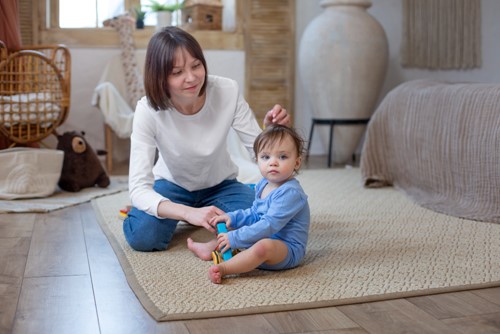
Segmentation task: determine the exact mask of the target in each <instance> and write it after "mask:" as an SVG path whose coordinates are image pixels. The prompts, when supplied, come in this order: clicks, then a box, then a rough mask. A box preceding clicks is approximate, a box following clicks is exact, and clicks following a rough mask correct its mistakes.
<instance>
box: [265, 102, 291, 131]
mask: <svg viewBox="0 0 500 334" xmlns="http://www.w3.org/2000/svg"><path fill="white" fill-rule="evenodd" d="M271 124H280V125H285V126H290V125H291V120H290V115H288V112H287V111H286V109H285V108H283V107H282V106H280V105H279V104H276V105H274V107H273V109H271V110H269V111H268V112H267V114H266V117H264V126H266V127H267V126H269V125H271Z"/></svg>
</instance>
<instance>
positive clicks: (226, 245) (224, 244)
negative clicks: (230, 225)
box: [217, 233, 231, 253]
mask: <svg viewBox="0 0 500 334" xmlns="http://www.w3.org/2000/svg"><path fill="white" fill-rule="evenodd" d="M217 248H218V249H219V250H220V251H221V252H222V253H224V252H225V251H227V250H228V249H230V248H231V244H230V242H229V237H228V235H227V233H219V234H218V235H217Z"/></svg>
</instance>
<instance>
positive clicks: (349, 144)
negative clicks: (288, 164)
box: [298, 0, 389, 164]
mask: <svg viewBox="0 0 500 334" xmlns="http://www.w3.org/2000/svg"><path fill="white" fill-rule="evenodd" d="M371 4H372V3H371V1H369V0H323V1H321V2H320V5H321V7H322V8H323V11H322V12H321V14H320V15H318V16H317V17H316V18H314V19H313V20H312V21H311V22H310V23H309V25H308V26H307V27H306V29H305V30H304V34H303V36H302V38H301V41H300V46H299V57H298V58H299V65H298V66H299V73H300V80H301V84H302V87H303V89H304V91H305V95H306V98H307V101H308V104H309V106H310V107H311V108H312V114H313V117H314V118H325V119H327V118H338V119H362V118H369V117H370V116H371V115H372V113H373V111H374V109H375V107H376V104H377V102H378V98H379V94H380V91H381V89H382V86H383V83H384V79H385V75H386V72H387V64H388V57H389V47H388V42H387V36H386V34H385V31H384V29H383V28H382V26H381V25H380V24H379V22H377V21H376V20H375V18H374V17H372V16H371V15H370V14H369V13H368V12H367V8H369V7H370V6H371ZM365 129H366V126H365V125H345V126H342V125H337V126H335V128H334V136H333V161H334V162H335V163H337V164H343V163H346V162H349V161H350V160H351V159H352V156H353V154H354V153H355V152H356V149H357V147H358V145H359V144H360V140H361V138H362V136H363V133H364V131H365ZM316 131H317V132H316ZM328 131H329V129H328V127H321V128H319V127H318V129H315V133H318V134H319V136H320V138H321V141H322V143H323V147H325V148H326V149H327V148H328V140H329V132H328Z"/></svg>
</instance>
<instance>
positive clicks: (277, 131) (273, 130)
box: [253, 124, 305, 157]
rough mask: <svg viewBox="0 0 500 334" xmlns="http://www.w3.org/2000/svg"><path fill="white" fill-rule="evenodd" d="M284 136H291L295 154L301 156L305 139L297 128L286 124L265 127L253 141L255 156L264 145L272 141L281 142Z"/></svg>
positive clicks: (303, 151) (268, 144)
mask: <svg viewBox="0 0 500 334" xmlns="http://www.w3.org/2000/svg"><path fill="white" fill-rule="evenodd" d="M286 136H290V137H291V138H292V140H293V142H294V144H295V148H296V149H297V156H298V157H301V156H303V155H304V153H305V141H304V139H302V137H301V136H300V135H299V133H298V132H297V130H295V129H294V128H291V127H288V126H284V125H279V124H273V125H270V126H268V127H266V129H265V130H264V131H262V132H261V133H260V134H259V135H258V136H257V138H256V139H255V142H254V143H253V151H254V153H255V157H258V155H259V152H260V151H262V150H263V149H265V148H266V147H268V146H270V145H272V144H274V143H280V142H282V141H283V140H284V139H285V138H286Z"/></svg>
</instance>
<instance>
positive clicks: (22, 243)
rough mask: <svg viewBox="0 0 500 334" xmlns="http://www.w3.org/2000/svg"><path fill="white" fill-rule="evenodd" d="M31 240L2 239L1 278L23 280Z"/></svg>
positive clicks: (0, 241)
mask: <svg viewBox="0 0 500 334" xmlns="http://www.w3.org/2000/svg"><path fill="white" fill-rule="evenodd" d="M30 241H31V239H30V238H26V237H24V238H0V276H11V277H19V278H22V277H23V274H24V268H25V267H26V259H27V258H28V252H29V249H30Z"/></svg>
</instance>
